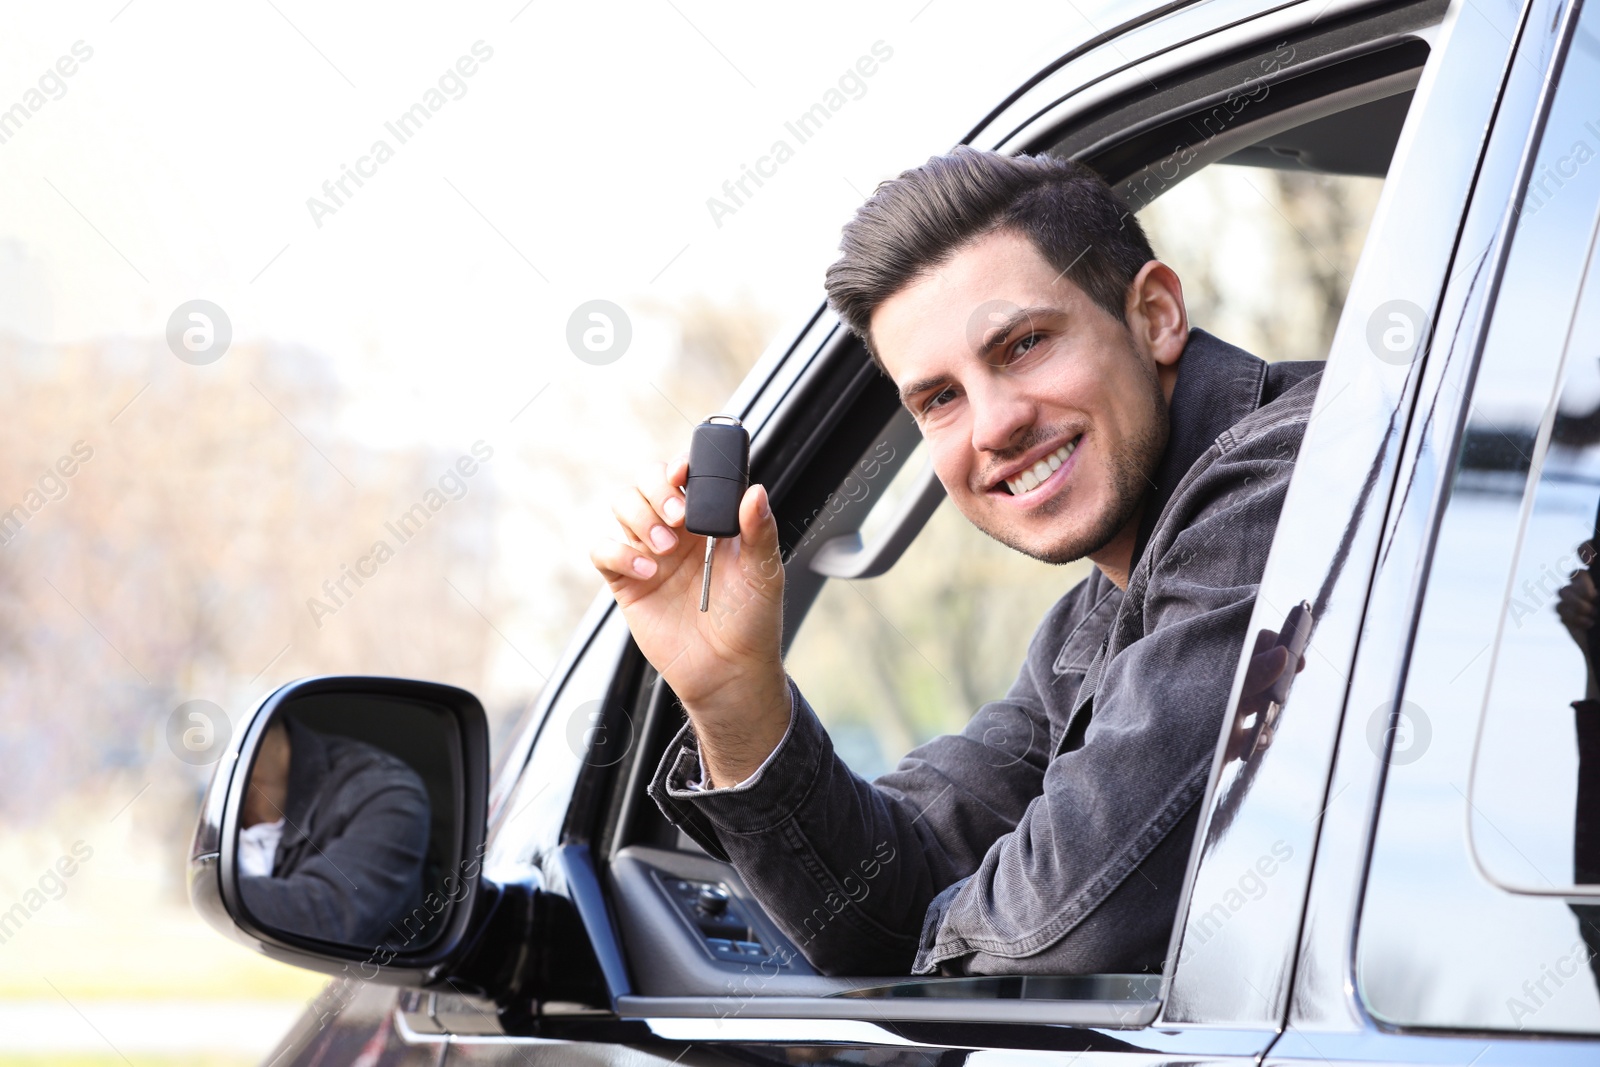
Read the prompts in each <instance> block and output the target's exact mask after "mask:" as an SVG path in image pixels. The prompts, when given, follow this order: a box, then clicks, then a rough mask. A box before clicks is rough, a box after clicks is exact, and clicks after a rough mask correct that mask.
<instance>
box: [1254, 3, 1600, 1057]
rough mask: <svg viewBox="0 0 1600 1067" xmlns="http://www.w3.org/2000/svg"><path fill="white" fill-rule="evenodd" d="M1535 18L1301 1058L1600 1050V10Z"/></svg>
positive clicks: (1335, 849)
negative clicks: (1591, 615)
mask: <svg viewBox="0 0 1600 1067" xmlns="http://www.w3.org/2000/svg"><path fill="white" fill-rule="evenodd" d="M1538 14H1539V16H1540V17H1537V18H1530V20H1529V21H1528V23H1527V24H1526V26H1525V27H1524V30H1523V35H1522V40H1521V42H1520V44H1519V63H1518V69H1517V70H1515V71H1514V72H1513V77H1512V80H1511V82H1510V83H1509V84H1508V90H1507V93H1506V99H1505V101H1504V103H1503V104H1502V116H1501V118H1500V120H1499V121H1497V128H1496V131H1495V134H1494V137H1493V138H1492V141H1491V145H1490V151H1489V153H1488V155H1487V156H1486V160H1485V166H1484V168H1483V171H1482V174H1481V176H1480V179H1479V188H1478V192H1477V195H1476V197H1475V202H1474V205H1473V209H1472V212H1471V214H1470V215H1469V219H1468V225H1467V228H1466V230H1465V231H1464V234H1463V241H1462V249H1461V252H1460V253H1459V254H1458V258H1459V264H1458V265H1457V266H1456V267H1455V268H1454V269H1453V272H1452V279H1451V283H1450V286H1449V287H1448V289H1447V291H1446V294H1445V301H1444V304H1443V306H1442V307H1441V310H1440V313H1439V319H1440V321H1441V322H1443V323H1448V324H1449V326H1450V331H1451V332H1450V335H1449V337H1448V338H1446V337H1445V336H1444V334H1443V331H1442V330H1441V331H1440V333H1439V334H1438V336H1437V337H1436V341H1435V348H1434V351H1433V353H1432V354H1431V355H1430V358H1429V364H1428V366H1427V368H1426V370H1425V373H1424V376H1423V380H1422V382H1421V383H1420V389H1419V401H1418V408H1417V415H1416V416H1414V418H1413V420H1412V429H1411V438H1412V440H1411V443H1410V444H1409V445H1408V448H1407V455H1406V470H1405V471H1404V472H1403V475H1402V477H1403V480H1404V484H1405V485H1406V487H1407V492H1406V494H1405V495H1404V497H1403V498H1402V499H1400V500H1398V501H1397V502H1396V506H1395V507H1394V508H1393V510H1392V512H1391V514H1390V516H1389V517H1388V519H1387V520H1386V524H1385V531H1384V535H1383V538H1384V553H1383V558H1382V559H1381V561H1380V564H1379V567H1378V569H1377V575H1376V577H1375V580H1374V583H1373V596H1372V599H1371V601H1370V603H1369V605H1368V608H1367V621H1366V625H1365V630H1364V633H1363V635H1362V654H1361V660H1360V662H1359V663H1358V664H1357V667H1356V670H1355V671H1354V672H1353V675H1352V679H1351V686H1350V697H1349V701H1348V704H1347V706H1346V708H1345V710H1344V722H1343V727H1342V733H1343V736H1342V738H1341V742H1340V749H1339V754H1338V763H1337V770H1336V774H1335V776H1334V780H1333V786H1332V788H1333V789H1334V790H1335V792H1336V795H1337V796H1339V797H1348V798H1349V799H1348V800H1346V801H1338V800H1334V799H1330V803H1329V811H1328V818H1327V820H1326V822H1325V827H1324V831H1323V838H1322V842H1321V846H1320V851H1319V856H1318V862H1317V871H1316V875H1315V880H1314V883H1313V886H1312V892H1311V899H1310V903H1309V915H1308V921H1307V927H1306V934H1305V935H1304V939H1303V949H1302V951H1303V957H1302V964H1301V967H1300V971H1299V974H1297V976H1296V979H1295V982H1296V988H1295V997H1294V1002H1293V1009H1292V1011H1291V1014H1290V1016H1289V1022H1288V1031H1287V1033H1286V1035H1285V1038H1284V1040H1283V1041H1282V1042H1281V1043H1280V1044H1279V1045H1277V1046H1276V1047H1275V1048H1274V1050H1273V1055H1274V1058H1278V1057H1282V1058H1283V1059H1284V1060H1285V1061H1288V1060H1291V1059H1293V1060H1311V1059H1321V1058H1323V1057H1331V1058H1335V1059H1337V1058H1339V1057H1341V1056H1350V1055H1352V1054H1356V1053H1355V1051H1354V1050H1356V1049H1359V1050H1360V1051H1359V1055H1360V1056H1361V1058H1363V1059H1366V1060H1369V1061H1382V1062H1415V1061H1417V1060H1420V1059H1423V1058H1430V1059H1446V1058H1447V1059H1450V1060H1452V1061H1457V1062H1468V1061H1474V1060H1475V1061H1477V1062H1481V1063H1504V1062H1518V1063H1535V1062H1585V1061H1588V1060H1591V1059H1592V1058H1593V1057H1594V1055H1595V1045H1594V1043H1593V1041H1594V1039H1595V1038H1596V1036H1600V992H1597V988H1596V984H1595V983H1596V973H1595V970H1594V963H1595V947H1596V945H1597V944H1600V941H1597V939H1596V933H1597V931H1596V928H1595V920H1596V918H1597V915H1600V913H1597V911H1596V910H1595V909H1596V905H1597V904H1600V886H1597V885H1596V884H1595V882H1596V878H1595V872H1594V869H1593V864H1592V854H1593V850H1592V848H1591V845H1590V840H1591V839H1590V836H1589V834H1590V831H1591V830H1592V827H1593V826H1594V817H1595V814H1596V813H1595V811H1594V807H1595V800H1596V796H1595V793H1594V792H1593V782H1592V780H1591V779H1589V778H1587V777H1586V773H1585V772H1586V771H1588V772H1591V773H1592V772H1593V770H1594V764H1593V762H1592V761H1586V760H1585V759H1584V757H1585V756H1586V755H1587V754H1589V753H1590V752H1591V751H1592V746H1590V745H1589V744H1587V743H1586V741H1587V739H1588V738H1589V737H1590V736H1591V731H1590V726H1591V725H1592V720H1590V719H1588V718H1586V710H1592V709H1591V708H1588V707H1587V706H1586V704H1585V701H1586V699H1587V698H1590V697H1593V696H1594V695H1595V694H1596V691H1595V690H1594V688H1593V683H1592V682H1588V683H1587V684H1586V677H1585V675H1586V662H1585V660H1586V647H1585V646H1586V644H1587V642H1586V640H1585V639H1586V637H1587V634H1583V633H1569V632H1568V631H1567V630H1566V629H1565V627H1564V626H1563V625H1562V623H1561V622H1560V620H1559V618H1558V616H1557V615H1556V613H1555V610H1554V609H1555V606H1556V604H1557V603H1558V601H1559V598H1560V595H1561V590H1562V588H1563V587H1564V586H1566V585H1567V584H1568V583H1569V582H1570V581H1572V579H1573V576H1574V575H1575V574H1576V573H1577V572H1581V571H1584V570H1586V569H1587V567H1588V565H1589V562H1590V559H1591V558H1592V557H1591V556H1590V555H1589V553H1588V551H1587V549H1586V548H1585V543H1586V542H1589V541H1592V540H1593V538H1594V535H1595V527H1596V513H1595V511H1596V509H1595V504H1596V499H1597V496H1600V489H1597V482H1596V479H1595V476H1594V472H1593V463H1592V460H1593V443H1594V442H1593V439H1592V435H1591V433H1590V430H1589V422H1588V421H1587V419H1588V418H1591V417H1592V415H1593V412H1594V409H1595V406H1596V405H1595V399H1596V398H1595V395H1594V394H1595V392H1596V390H1595V385H1594V381H1593V379H1594V378H1595V375H1596V373H1597V372H1596V366H1597V356H1600V352H1597V350H1596V347H1595V336H1596V330H1597V328H1600V293H1597V285H1596V273H1597V272H1596V264H1595V257H1594V248H1595V235H1596V219H1597V217H1600V178H1597V176H1596V174H1594V173H1593V168H1592V167H1589V166H1586V164H1587V163H1588V162H1589V161H1590V160H1591V159H1592V158H1593V157H1594V154H1595V150H1596V149H1597V148H1600V124H1597V121H1596V119H1597V116H1596V110H1597V109H1596V106H1595V101H1596V99H1597V87H1600V44H1597V42H1600V11H1596V10H1595V8H1594V6H1593V5H1585V6H1584V7H1583V8H1582V9H1580V10H1576V11H1574V10H1570V9H1561V8H1551V9H1547V10H1546V11H1544V12H1542V13H1538ZM1519 113H1522V114H1525V115H1526V116H1527V119H1526V121H1525V122H1523V123H1522V125H1524V126H1525V127H1526V129H1527V131H1528V132H1527V134H1526V135H1524V136H1517V132H1518V131H1517V128H1516V125H1515V124H1514V123H1513V121H1512V118H1513V116H1515V115H1517V114H1519ZM1502 125H1503V127H1504V131H1503V133H1502V131H1501V128H1500V127H1501V126H1502ZM1374 805H1377V813H1376V818H1375V819H1374V818H1373V816H1372V810H1373V806H1374ZM1534 1036H1538V1037H1540V1038H1541V1040H1538V1041H1530V1040H1528V1038H1530V1037H1534Z"/></svg>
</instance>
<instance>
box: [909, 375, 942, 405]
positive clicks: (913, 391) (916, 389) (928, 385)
mask: <svg viewBox="0 0 1600 1067" xmlns="http://www.w3.org/2000/svg"><path fill="white" fill-rule="evenodd" d="M949 381H950V376H949V375H948V374H934V375H931V376H929V377H927V378H918V379H917V380H916V381H914V382H912V383H911V384H910V385H908V386H906V387H905V388H903V389H901V390H900V403H901V404H903V405H904V406H906V407H910V406H911V398H912V397H914V396H916V395H917V394H918V393H921V392H924V391H926V390H928V389H932V388H933V387H934V386H936V385H944V384H946V383H947V382H949Z"/></svg>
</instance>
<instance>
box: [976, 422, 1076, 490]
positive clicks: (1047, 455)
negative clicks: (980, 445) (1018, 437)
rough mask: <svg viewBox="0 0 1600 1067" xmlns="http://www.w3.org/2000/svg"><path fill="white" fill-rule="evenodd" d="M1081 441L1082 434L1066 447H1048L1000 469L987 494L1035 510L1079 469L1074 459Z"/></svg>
mask: <svg viewBox="0 0 1600 1067" xmlns="http://www.w3.org/2000/svg"><path fill="white" fill-rule="evenodd" d="M1082 441H1083V435H1082V434H1081V433H1080V434H1077V435H1075V436H1073V437H1072V438H1070V439H1069V440H1067V441H1066V442H1065V443H1064V444H1057V445H1045V446H1044V447H1043V448H1041V449H1039V450H1037V451H1036V452H1034V453H1033V454H1032V455H1030V456H1027V457H1025V458H1023V459H1022V460H1019V461H1017V462H1015V463H1012V464H1009V465H1007V466H1006V467H1003V468H1001V470H1000V472H999V473H998V474H997V475H996V476H994V477H991V478H990V479H989V488H988V490H987V492H988V493H989V494H990V495H992V496H999V497H1005V498H1008V499H1010V500H1013V501H1015V502H1016V505H1017V506H1021V507H1032V506H1033V505H1035V504H1038V503H1040V502H1042V501H1044V500H1046V499H1048V498H1049V497H1051V496H1053V495H1055V493H1056V491H1057V490H1058V489H1060V488H1061V486H1063V485H1064V484H1065V483H1066V480H1067V477H1068V476H1069V475H1070V474H1071V473H1072V471H1073V469H1074V468H1075V467H1076V466H1077V463H1076V461H1075V460H1074V458H1073V457H1075V456H1076V455H1077V451H1078V445H1079V444H1080V443H1081V442H1082Z"/></svg>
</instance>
